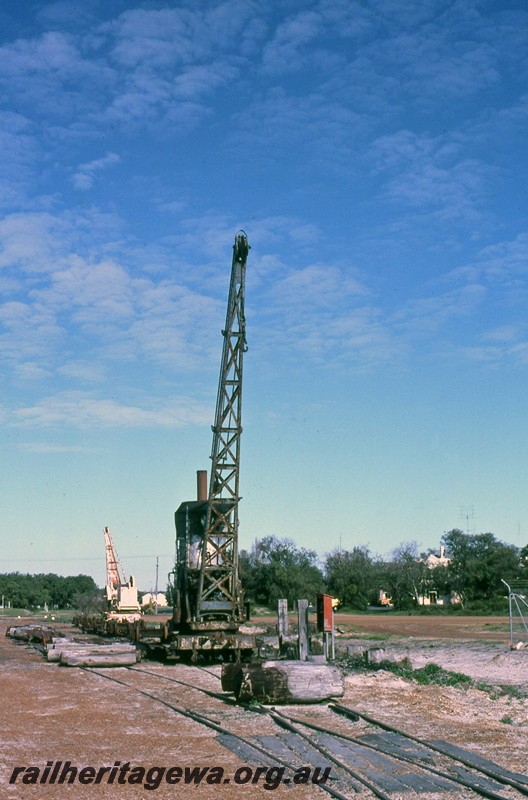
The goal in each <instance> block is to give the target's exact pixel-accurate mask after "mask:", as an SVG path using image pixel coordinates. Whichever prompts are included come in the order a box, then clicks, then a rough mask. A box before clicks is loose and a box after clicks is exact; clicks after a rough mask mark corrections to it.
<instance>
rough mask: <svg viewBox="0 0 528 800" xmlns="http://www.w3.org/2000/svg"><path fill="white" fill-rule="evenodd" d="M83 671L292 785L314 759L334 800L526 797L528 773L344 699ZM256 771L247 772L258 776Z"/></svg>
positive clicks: (146, 672)
mask: <svg viewBox="0 0 528 800" xmlns="http://www.w3.org/2000/svg"><path fill="white" fill-rule="evenodd" d="M84 669H85V671H86V672H88V673H91V674H92V675H93V676H94V677H95V676H98V677H99V678H102V679H105V680H108V681H112V682H114V683H116V684H119V685H120V686H121V687H124V688H125V689H128V690H130V691H131V692H136V693H139V694H141V695H143V696H144V697H147V698H149V699H151V700H152V701H153V702H156V703H160V704H162V705H163V706H164V707H165V708H169V709H170V710H171V711H172V712H173V713H175V714H179V715H181V716H182V717H184V718H186V719H187V720H192V721H193V722H194V723H196V724H198V725H202V726H205V727H207V728H209V729H210V730H213V731H215V734H216V738H217V740H218V741H219V742H220V744H222V745H223V746H224V747H225V748H227V749H228V750H230V751H231V752H232V753H234V754H235V755H236V756H238V757H239V759H240V760H241V761H242V762H244V763H246V764H252V765H255V769H256V770H257V771H258V770H259V769H260V770H261V773H260V775H265V774H267V773H266V770H270V769H272V770H273V769H275V774H279V773H278V772H277V770H278V771H279V772H280V770H282V778H281V780H282V783H284V784H286V785H290V786H292V784H295V783H296V782H297V781H296V780H295V779H292V778H291V777H289V776H290V775H294V776H295V774H296V770H297V769H298V767H299V765H300V764H302V765H309V766H310V768H311V770H312V771H311V773H310V776H311V777H310V781H311V783H312V785H314V786H316V787H317V789H318V790H320V791H322V792H325V793H326V794H328V795H330V796H331V797H335V798H336V800H348V799H349V798H352V797H354V796H355V795H356V794H358V793H362V794H363V795H364V796H365V797H368V796H375V797H378V798H380V800H395V799H396V798H400V797H402V796H403V795H405V796H412V795H413V794H415V795H417V796H420V798H423V799H424V800H425V798H440V799H441V798H443V797H445V798H446V800H447V798H449V800H451V798H460V800H466V798H467V799H468V800H469V798H473V797H477V796H480V797H486V798H489V800H517V798H521V797H526V796H528V776H525V775H521V774H519V773H513V772H510V771H508V770H506V769H503V768H502V767H500V766H498V765H497V764H494V763H492V762H490V761H487V760H485V759H482V758H480V757H479V756H476V755H475V754H473V753H471V752H470V751H467V750H464V749H462V748H460V747H457V746H454V745H452V744H449V743H448V742H443V741H437V740H435V741H425V740H423V739H420V738H418V737H416V736H413V735H411V734H408V733H405V732H403V731H401V730H397V729H396V728H394V727H392V726H389V725H387V724H385V723H383V722H381V721H379V720H376V719H373V718H372V717H369V716H366V715H364V714H362V713H361V712H359V711H356V710H354V709H351V708H348V707H346V706H342V705H340V704H338V703H328V704H326V705H320V706H309V707H306V706H295V707H294V708H292V707H283V708H282V709H280V710H278V709H276V708H269V707H265V706H262V705H259V704H255V705H253V704H251V705H244V704H239V703H237V702H236V701H235V699H234V698H233V697H231V696H230V695H228V694H226V693H224V692H222V691H220V682H219V676H218V675H217V674H215V673H214V672H213V671H212V670H208V669H204V668H199V667H186V668H184V669H183V670H182V671H180V673H179V677H178V678H177V677H175V676H174V674H171V675H166V674H164V672H162V671H160V670H155V669H145V668H143V667H139V666H134V667H130V668H123V669H120V670H119V677H118V675H117V670H115V669H114V670H112V671H111V674H110V670H101V669H93V668H84ZM161 669H163V668H161ZM182 672H183V674H182ZM197 675H200V676H201V679H200V685H198V682H197V681H196V676H197ZM185 677H188V680H185V679H184V678H185ZM248 774H249V773H245V775H248ZM255 774H256V773H252V775H251V776H250V778H248V780H249V779H251V780H252V781H253V782H255V781H254V780H253V778H254V777H255ZM325 776H326V777H325ZM314 777H315V778H316V779H315V780H311V778H314ZM240 782H241V783H242V782H244V781H242V780H241V781H240ZM299 782H302V781H299ZM267 788H271V787H270V786H268V787H267ZM273 788H275V787H273ZM292 788H294V787H293V786H292Z"/></svg>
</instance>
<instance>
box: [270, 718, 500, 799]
mask: <svg viewBox="0 0 528 800" xmlns="http://www.w3.org/2000/svg"><path fill="white" fill-rule="evenodd" d="M275 713H276V714H279V715H280V716H283V717H286V718H287V719H289V720H291V721H292V722H294V723H296V724H297V725H304V726H306V727H307V728H310V729H311V730H314V731H318V732H319V733H327V734H331V735H332V736H337V737H339V738H340V739H345V740H346V741H347V742H352V743H353V744H357V745H359V746H360V747H365V748H366V749H368V750H373V751H374V752H376V753H381V754H382V755H384V756H388V757H389V758H394V759H396V760H397V761H403V762H405V763H407V764H412V765H413V766H415V767H418V769H421V770H423V771H424V772H429V773H431V774H432V775H437V776H438V777H440V778H445V779H446V780H449V781H452V782H453V783H458V784H460V785H461V786H464V787H465V788H466V789H472V790H473V791H474V792H476V793H477V794H480V795H482V797H487V798H489V800H508V799H507V798H506V797H504V795H502V794H497V793H496V792H493V791H491V790H489V789H485V788H484V787H481V786H478V785H476V784H473V783H471V782H470V781H467V780H465V779H464V778H461V777H460V776H458V777H456V776H454V775H450V774H449V772H444V771H443V770H440V769H437V768H436V767H431V766H428V765H427V764H420V763H418V762H417V761H415V760H414V759H413V758H411V757H410V756H404V755H396V754H395V753H387V751H386V750H384V749H383V747H378V746H377V745H375V744H371V743H370V742H365V741H363V740H362V739H359V738H357V737H355V736H348V735H347V734H346V733H340V732H339V731H334V730H331V729H330V728H325V727H324V726H323V725H316V724H315V723H313V722H307V721H305V720H302V719H296V718H295V717H287V716H286V714H282V713H281V712H280V711H277V710H276V709H275ZM473 768H474V769H476V771H477V772H478V771H479V769H478V767H477V768H475V767H473Z"/></svg>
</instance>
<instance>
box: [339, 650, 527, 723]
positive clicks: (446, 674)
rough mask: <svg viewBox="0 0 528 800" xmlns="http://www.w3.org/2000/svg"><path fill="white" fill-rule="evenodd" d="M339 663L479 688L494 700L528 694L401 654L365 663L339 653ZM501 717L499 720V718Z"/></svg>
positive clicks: (429, 682)
mask: <svg viewBox="0 0 528 800" xmlns="http://www.w3.org/2000/svg"><path fill="white" fill-rule="evenodd" d="M338 666H339V667H340V668H341V669H342V670H343V672H344V673H345V675H348V674H349V673H350V672H357V671H364V672H372V671H374V672H377V671H379V670H385V671H386V672H390V673H392V674H393V675H397V676H398V677H399V678H404V679H405V680H409V681H414V682H415V683H418V684H420V685H421V686H451V687H453V688H455V689H478V690H479V691H481V692H485V693H486V694H488V695H489V696H490V697H491V698H492V699H493V700H497V699H498V698H499V697H508V698H509V699H510V700H512V699H513V700H520V701H521V702H524V701H525V700H526V699H527V698H528V692H526V691H524V690H523V689H519V688H518V687H517V686H508V685H497V686H492V685H491V684H489V683H485V682H483V681H476V680H474V679H473V678H471V677H470V676H469V675H466V674H465V673H463V672H453V671H452V670H449V669H444V668H443V667H441V666H440V665H439V664H435V663H434V662H431V663H430V664H426V665H425V667H419V668H418V669H413V667H412V664H411V662H410V660H409V659H408V658H402V659H401V660H400V661H381V662H380V663H379V664H367V663H366V662H365V658H364V657H363V656H361V655H355V656H343V657H341V658H340V659H338ZM502 721H503V720H501V722H502ZM505 724H509V723H505Z"/></svg>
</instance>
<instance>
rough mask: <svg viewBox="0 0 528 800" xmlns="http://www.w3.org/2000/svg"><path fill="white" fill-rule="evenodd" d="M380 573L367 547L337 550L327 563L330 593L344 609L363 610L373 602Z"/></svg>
mask: <svg viewBox="0 0 528 800" xmlns="http://www.w3.org/2000/svg"><path fill="white" fill-rule="evenodd" d="M376 577H377V570H376V564H375V562H374V561H373V559H372V556H371V555H370V552H369V549H368V547H353V548H352V550H334V551H333V552H332V553H330V554H329V555H328V556H327V558H326V562H325V578H326V585H327V589H328V591H329V593H330V594H332V595H333V596H334V597H337V598H339V600H341V602H342V604H343V605H344V606H349V607H351V608H356V609H360V610H364V609H365V607H366V606H367V605H368V604H369V602H371V601H372V600H373V599H374V595H375V590H376V588H377V586H376Z"/></svg>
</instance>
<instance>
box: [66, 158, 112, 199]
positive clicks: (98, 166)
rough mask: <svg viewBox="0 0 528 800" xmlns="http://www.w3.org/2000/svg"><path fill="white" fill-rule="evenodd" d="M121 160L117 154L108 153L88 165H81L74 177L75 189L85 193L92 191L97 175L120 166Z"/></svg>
mask: <svg viewBox="0 0 528 800" xmlns="http://www.w3.org/2000/svg"><path fill="white" fill-rule="evenodd" d="M120 160H121V159H120V157H119V156H118V155H117V153H107V154H106V155H105V156H103V158H96V159H95V160H94V161H89V162H88V163H86V164H80V165H79V167H78V168H77V172H75V174H74V175H73V185H74V187H75V188H76V189H81V190H83V191H84V190H86V189H91V188H92V186H93V184H94V180H95V173H96V172H100V171H101V170H104V169H106V168H107V167H111V166H113V165H114V164H118V163H119V161H120Z"/></svg>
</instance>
